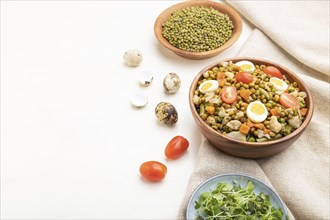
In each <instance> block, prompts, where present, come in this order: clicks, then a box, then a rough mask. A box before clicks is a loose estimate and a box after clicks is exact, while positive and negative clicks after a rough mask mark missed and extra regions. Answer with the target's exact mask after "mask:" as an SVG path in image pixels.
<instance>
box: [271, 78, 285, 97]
mask: <svg viewBox="0 0 330 220" xmlns="http://www.w3.org/2000/svg"><path fill="white" fill-rule="evenodd" d="M269 82H270V83H271V84H272V85H273V86H274V88H275V89H276V91H277V93H280V94H281V93H282V92H284V91H285V90H287V89H288V87H289V86H288V84H287V83H286V82H284V80H282V79H279V78H277V77H272V78H270V79H269Z"/></svg>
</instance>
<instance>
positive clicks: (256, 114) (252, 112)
mask: <svg viewBox="0 0 330 220" xmlns="http://www.w3.org/2000/svg"><path fill="white" fill-rule="evenodd" d="M246 115H247V117H248V118H249V119H250V120H251V121H252V122H262V121H264V120H265V119H266V118H267V115H268V111H267V108H266V106H265V105H264V104H263V103H262V102H260V101H254V102H251V103H250V104H249V105H248V107H247V109H246Z"/></svg>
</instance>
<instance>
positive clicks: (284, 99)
mask: <svg viewBox="0 0 330 220" xmlns="http://www.w3.org/2000/svg"><path fill="white" fill-rule="evenodd" d="M280 103H281V105H283V106H284V107H285V108H300V105H299V102H298V99H297V97H295V96H294V95H292V94H290V93H286V92H283V93H282V94H281V96H280Z"/></svg>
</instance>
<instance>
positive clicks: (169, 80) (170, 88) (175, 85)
mask: <svg viewBox="0 0 330 220" xmlns="http://www.w3.org/2000/svg"><path fill="white" fill-rule="evenodd" d="M163 86H164V89H165V91H166V92H168V93H172V94H173V93H176V92H177V91H178V90H179V88H180V86H181V80H180V77H179V76H178V75H177V74H176V73H169V74H167V75H166V76H165V78H164V80H163Z"/></svg>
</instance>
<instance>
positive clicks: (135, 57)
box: [123, 49, 143, 67]
mask: <svg viewBox="0 0 330 220" xmlns="http://www.w3.org/2000/svg"><path fill="white" fill-rule="evenodd" d="M123 58H124V61H125V63H126V64H127V65H128V66H133V67H135V66H138V65H140V63H141V62H142V60H143V56H142V53H141V52H140V51H138V50H136V49H132V50H128V51H126V52H125V53H124V56H123Z"/></svg>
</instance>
